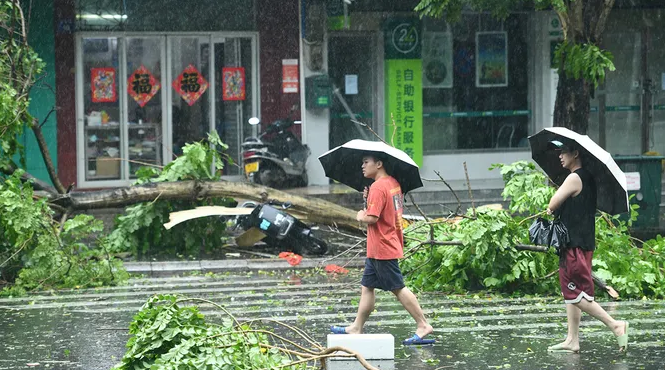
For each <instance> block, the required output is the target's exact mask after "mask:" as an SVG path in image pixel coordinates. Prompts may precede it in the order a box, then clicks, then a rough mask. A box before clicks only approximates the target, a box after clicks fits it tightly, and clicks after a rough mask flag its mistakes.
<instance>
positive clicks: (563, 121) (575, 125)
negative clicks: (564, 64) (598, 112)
mask: <svg viewBox="0 0 665 370" xmlns="http://www.w3.org/2000/svg"><path fill="white" fill-rule="evenodd" d="M559 71H560V72H559V85H558V86H557V90H556V102H555V103H554V126H561V127H565V128H568V129H570V130H573V131H575V132H577V133H580V134H583V135H586V133H587V131H588V130H589V110H590V103H591V96H590V95H591V85H590V83H589V82H588V81H586V80H584V79H582V78H580V79H575V78H572V77H568V76H566V73H565V72H561V69H560V70H559Z"/></svg>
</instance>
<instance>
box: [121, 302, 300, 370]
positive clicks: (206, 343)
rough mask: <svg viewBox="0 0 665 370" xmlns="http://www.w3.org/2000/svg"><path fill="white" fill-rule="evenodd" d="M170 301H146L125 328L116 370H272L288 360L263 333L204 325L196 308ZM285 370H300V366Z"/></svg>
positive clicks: (232, 324)
mask: <svg viewBox="0 0 665 370" xmlns="http://www.w3.org/2000/svg"><path fill="white" fill-rule="evenodd" d="M186 301H187V299H178V297H176V296H174V295H160V296H155V297H152V298H151V299H150V300H148V302H146V303H145V304H144V305H143V307H142V308H141V310H140V311H139V312H138V313H137V314H136V316H134V320H133V321H132V323H131V324H130V326H129V332H130V334H131V335H132V337H131V338H130V339H129V341H128V342H127V349H128V350H127V353H125V355H124V357H123V358H122V362H121V363H120V364H118V365H116V366H115V367H114V368H113V369H116V370H141V369H151V370H162V369H163V370H167V369H168V370H171V369H173V370H175V369H178V370H187V369H192V370H199V369H234V370H235V369H272V368H277V367H278V366H284V365H288V364H290V363H291V362H292V361H293V360H292V359H291V358H290V357H289V356H286V355H284V354H282V352H280V351H278V350H277V349H276V348H267V347H266V346H265V345H266V344H270V343H271V341H270V340H269V339H271V338H269V337H268V335H267V334H266V333H264V332H259V331H255V330H250V328H249V327H248V326H247V325H241V326H238V325H236V324H237V323H235V322H234V320H232V319H231V318H228V319H225V320H224V321H223V322H222V324H221V325H215V324H211V323H207V322H206V320H205V318H204V317H203V315H202V314H201V313H200V312H199V310H198V308H197V307H194V306H187V307H186V306H183V305H182V304H183V303H184V302H186ZM284 368H285V369H306V364H304V363H303V364H299V365H291V366H286V367H284Z"/></svg>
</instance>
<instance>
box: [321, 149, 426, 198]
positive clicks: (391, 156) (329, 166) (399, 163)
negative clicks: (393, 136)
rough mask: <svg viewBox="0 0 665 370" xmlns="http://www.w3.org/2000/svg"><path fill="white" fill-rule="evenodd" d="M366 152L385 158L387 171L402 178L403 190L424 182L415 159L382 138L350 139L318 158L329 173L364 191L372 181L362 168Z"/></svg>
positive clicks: (331, 176) (408, 189) (338, 179)
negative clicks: (371, 139) (368, 139)
mask: <svg viewBox="0 0 665 370" xmlns="http://www.w3.org/2000/svg"><path fill="white" fill-rule="evenodd" d="M367 155H376V156H378V157H379V158H381V159H382V160H383V161H384V164H385V166H386V169H387V170H388V174H389V175H391V176H392V177H394V178H395V179H396V180H397V182H399V185H400V187H401V188H402V192H403V193H404V194H406V193H407V192H409V191H411V190H413V189H416V188H419V187H421V186H423V182H422V180H420V172H419V171H418V165H417V164H416V162H414V161H413V159H411V157H409V156H408V155H407V154H406V153H404V152H403V151H401V150H399V149H396V148H393V147H391V146H390V145H388V144H385V143H383V142H380V141H367V140H351V141H349V142H347V143H346V144H344V145H341V146H338V147H337V148H335V149H332V150H330V151H328V152H326V153H324V154H322V155H321V156H319V161H320V162H321V165H323V169H324V170H325V172H326V176H328V177H330V178H331V179H333V180H337V181H339V182H341V183H342V184H345V185H348V186H350V187H352V188H354V189H356V190H358V191H362V190H363V189H364V188H365V186H369V185H371V183H372V181H373V180H371V179H366V178H365V177H364V176H363V172H362V167H361V166H362V163H363V157H364V156H367Z"/></svg>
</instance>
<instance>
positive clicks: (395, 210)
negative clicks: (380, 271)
mask: <svg viewBox="0 0 665 370" xmlns="http://www.w3.org/2000/svg"><path fill="white" fill-rule="evenodd" d="M403 201H404V198H403V195H402V188H400V186H399V183H398V182H397V180H395V179H394V178H393V177H390V176H387V177H382V178H380V179H378V180H376V181H374V183H373V184H372V186H370V188H369V195H368V197H367V211H366V213H367V215H368V216H376V217H378V218H379V220H378V221H377V222H376V223H375V224H372V225H368V226H367V257H368V258H374V259H377V260H392V259H397V258H402V257H404V251H403V244H404V236H403V235H402V208H403Z"/></svg>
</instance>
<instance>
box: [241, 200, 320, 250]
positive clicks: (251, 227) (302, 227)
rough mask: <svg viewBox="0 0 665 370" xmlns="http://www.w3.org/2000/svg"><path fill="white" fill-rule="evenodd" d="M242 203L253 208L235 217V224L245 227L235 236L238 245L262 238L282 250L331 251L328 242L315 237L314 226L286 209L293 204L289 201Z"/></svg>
mask: <svg viewBox="0 0 665 370" xmlns="http://www.w3.org/2000/svg"><path fill="white" fill-rule="evenodd" d="M241 207H242V208H254V209H253V210H252V212H251V213H250V214H249V215H240V216H238V217H237V218H236V219H235V224H236V226H237V227H239V228H241V229H242V230H243V231H244V232H243V234H241V235H240V236H238V237H237V238H236V243H237V244H238V246H241V247H244V246H251V245H254V244H255V243H257V242H258V241H263V242H265V243H266V244H267V245H268V246H269V247H271V248H273V249H276V250H277V251H279V252H285V251H288V252H293V253H296V254H308V255H323V254H325V253H326V252H327V251H328V245H327V244H326V242H324V241H323V240H321V239H318V238H316V237H315V236H314V235H313V233H312V228H310V227H309V226H307V225H306V224H305V223H303V222H302V221H300V220H298V219H297V218H296V217H294V216H292V215H290V214H289V213H287V212H286V211H285V210H286V209H288V208H290V207H291V205H290V204H289V203H278V202H275V201H270V202H268V203H263V204H257V203H254V202H245V203H243V204H242V205H241ZM280 208H281V209H280Z"/></svg>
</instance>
